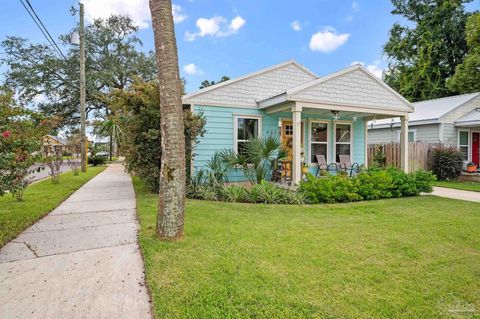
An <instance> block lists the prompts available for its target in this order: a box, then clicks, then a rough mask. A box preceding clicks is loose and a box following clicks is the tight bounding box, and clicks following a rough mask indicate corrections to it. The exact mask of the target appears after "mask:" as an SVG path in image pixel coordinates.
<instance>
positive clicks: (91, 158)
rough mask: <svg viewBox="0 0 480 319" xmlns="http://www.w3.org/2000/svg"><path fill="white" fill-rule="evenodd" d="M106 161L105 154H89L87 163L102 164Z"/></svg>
mask: <svg viewBox="0 0 480 319" xmlns="http://www.w3.org/2000/svg"><path fill="white" fill-rule="evenodd" d="M106 162H107V158H106V157H105V156H99V155H91V156H89V157H88V164H92V165H93V166H99V165H104V164H105V163H106Z"/></svg>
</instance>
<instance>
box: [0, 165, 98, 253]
mask: <svg viewBox="0 0 480 319" xmlns="http://www.w3.org/2000/svg"><path fill="white" fill-rule="evenodd" d="M104 169H105V167H89V168H88V170H87V173H80V175H79V176H73V174H72V173H71V172H68V173H65V174H62V175H60V183H59V184H52V182H51V181H50V179H46V180H43V181H40V182H38V183H35V184H32V185H30V186H29V187H27V190H26V191H25V194H24V200H23V202H17V201H15V199H14V198H13V197H12V196H11V195H9V194H5V195H4V196H3V197H0V247H2V246H3V245H5V244H6V243H7V242H8V241H10V240H12V239H13V238H15V237H16V236H17V235H18V234H19V233H21V232H22V231H23V230H24V229H25V228H27V227H28V226H30V225H32V224H33V223H34V222H35V221H37V220H38V219H39V218H41V217H43V216H44V215H46V214H48V213H49V212H50V211H52V210H53V209H54V208H55V207H57V206H58V205H59V204H60V203H61V202H62V201H64V200H65V199H66V198H67V197H68V196H70V195H71V194H72V193H73V192H74V191H76V190H77V189H79V188H80V187H81V186H82V185H83V184H85V183H86V182H87V181H89V180H90V179H91V178H92V177H94V176H95V175H97V174H98V173H100V172H101V171H103V170H104Z"/></svg>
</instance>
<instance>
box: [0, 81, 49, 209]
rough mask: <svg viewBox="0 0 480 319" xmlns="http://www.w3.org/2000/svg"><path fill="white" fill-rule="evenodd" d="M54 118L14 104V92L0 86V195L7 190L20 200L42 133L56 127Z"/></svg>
mask: <svg viewBox="0 0 480 319" xmlns="http://www.w3.org/2000/svg"><path fill="white" fill-rule="evenodd" d="M55 122H56V119H54V118H46V117H45V116H43V115H42V114H39V113H37V112H35V111H33V110H30V109H28V108H26V107H22V106H18V105H16V104H15V101H14V98H13V92H11V91H9V90H7V89H5V88H3V87H0V196H2V195H4V194H5V193H6V192H8V193H10V194H12V195H13V196H14V197H15V198H16V200H17V201H22V200H23V194H24V192H25V189H26V188H27V186H28V185H29V184H30V182H31V181H32V174H33V173H35V172H38V171H40V170H41V169H42V168H43V167H38V168H35V166H34V164H35V161H36V160H37V159H38V156H34V155H33V154H35V153H37V154H39V153H40V151H41V149H42V139H43V136H44V135H45V134H47V133H49V132H50V131H51V129H52V128H53V127H54V126H55Z"/></svg>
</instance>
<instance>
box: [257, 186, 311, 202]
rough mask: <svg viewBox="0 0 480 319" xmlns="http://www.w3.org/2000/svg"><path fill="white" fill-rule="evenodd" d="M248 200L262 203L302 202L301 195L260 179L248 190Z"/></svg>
mask: <svg viewBox="0 0 480 319" xmlns="http://www.w3.org/2000/svg"><path fill="white" fill-rule="evenodd" d="M248 198H249V201H250V202H251V203H264V204H303V203H304V198H303V196H302V195H300V194H298V193H296V192H294V191H291V190H288V189H284V188H281V187H279V186H278V185H276V184H274V183H270V182H267V181H261V182H260V183H259V184H255V185H254V186H253V187H252V189H251V190H250V191H249V196H248Z"/></svg>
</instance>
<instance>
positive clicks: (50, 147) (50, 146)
mask: <svg viewBox="0 0 480 319" xmlns="http://www.w3.org/2000/svg"><path fill="white" fill-rule="evenodd" d="M65 149H66V144H65V142H64V141H63V140H62V139H60V138H59V137H56V136H53V135H45V136H44V137H43V152H44V153H45V154H54V153H56V152H57V151H60V153H63V152H64V151H65Z"/></svg>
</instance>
